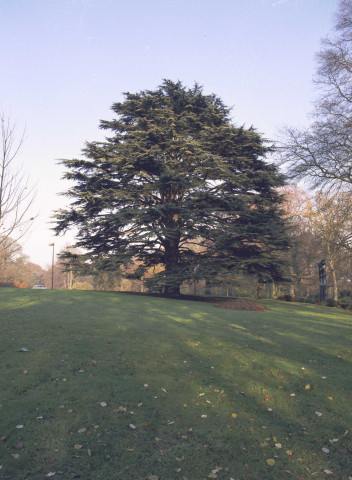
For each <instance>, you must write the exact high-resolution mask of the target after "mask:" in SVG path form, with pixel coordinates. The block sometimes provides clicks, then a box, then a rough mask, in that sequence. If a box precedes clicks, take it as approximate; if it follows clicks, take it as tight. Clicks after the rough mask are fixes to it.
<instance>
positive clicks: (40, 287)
mask: <svg viewBox="0 0 352 480" xmlns="http://www.w3.org/2000/svg"><path fill="white" fill-rule="evenodd" d="M33 288H36V289H38V290H43V289H44V290H45V289H46V287H44V285H34V287H33Z"/></svg>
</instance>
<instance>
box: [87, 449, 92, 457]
mask: <svg viewBox="0 0 352 480" xmlns="http://www.w3.org/2000/svg"><path fill="white" fill-rule="evenodd" d="M87 453H88V457H91V456H92V450H91V449H90V448H88V450H87Z"/></svg>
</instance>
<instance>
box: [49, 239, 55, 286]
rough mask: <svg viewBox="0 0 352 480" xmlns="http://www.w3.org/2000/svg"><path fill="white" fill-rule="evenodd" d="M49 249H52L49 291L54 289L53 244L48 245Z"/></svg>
mask: <svg viewBox="0 0 352 480" xmlns="http://www.w3.org/2000/svg"><path fill="white" fill-rule="evenodd" d="M49 247H53V258H52V261H51V290H53V289H54V249H55V243H49Z"/></svg>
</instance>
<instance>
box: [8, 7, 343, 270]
mask: <svg viewBox="0 0 352 480" xmlns="http://www.w3.org/2000/svg"><path fill="white" fill-rule="evenodd" d="M337 5H338V0H173V1H171V0H125V1H121V0H0V65H1V74H0V108H2V109H3V110H4V111H5V112H7V113H9V112H10V113H11V115H12V118H13V119H14V120H15V121H16V122H17V124H18V126H19V128H23V127H25V130H26V138H25V143H24V145H23V148H22V151H21V155H20V160H21V161H22V162H23V164H24V166H25V169H26V170H27V171H28V172H29V174H30V178H31V181H32V183H35V184H36V185H37V190H38V194H37V199H36V202H35V205H34V212H33V213H36V212H38V213H39V216H38V219H37V221H36V223H35V226H34V228H33V231H32V234H31V237H30V238H29V240H28V241H27V242H26V244H25V245H24V250H25V252H26V253H27V254H28V255H29V256H30V257H31V259H32V261H34V262H35V263H39V264H41V265H43V266H45V265H46V264H50V259H51V248H50V247H48V243H50V242H52V241H54V242H55V244H56V246H57V250H60V248H62V247H63V245H64V244H65V243H67V242H68V241H70V240H71V239H70V237H68V238H66V239H57V238H53V237H52V233H51V232H50V227H49V225H48V222H49V221H50V215H51V212H52V210H54V209H57V208H60V207H63V206H64V205H65V202H66V199H65V198H64V197H61V196H58V195H57V193H59V192H60V191H63V190H64V189H65V182H63V181H62V180H60V177H61V175H62V169H61V167H60V166H58V165H57V159H59V158H72V157H77V156H79V154H80V150H81V148H82V147H83V146H84V142H85V141H86V140H88V141H91V140H99V139H102V138H103V133H102V132H101V131H100V130H99V128H98V125H99V120H100V119H107V120H108V119H111V118H112V112H111V111H110V107H111V105H112V103H113V102H117V101H120V100H122V95H121V93H122V92H124V91H130V92H135V91H139V90H144V89H154V88H156V87H157V86H158V85H159V84H160V83H161V81H162V79H164V78H169V79H172V80H181V81H183V82H184V84H185V85H186V86H191V85H192V84H193V83H194V82H195V81H197V82H199V83H201V84H202V85H203V86H204V92H205V93H215V94H217V95H218V96H220V97H221V98H222V100H223V101H224V103H225V104H226V105H228V106H233V119H234V122H235V123H236V124H238V125H242V124H245V125H246V126H250V125H254V126H255V127H256V128H257V129H258V130H259V131H260V132H262V133H263V134H264V135H265V136H266V137H267V138H270V139H275V137H276V136H277V134H278V130H279V129H280V127H282V125H283V124H289V125H295V126H304V125H305V124H306V123H307V115H308V113H309V111H310V110H311V102H312V100H313V96H314V89H313V84H312V77H313V75H314V73H315V68H316V63H315V58H314V57H315V53H316V52H317V51H318V50H319V48H320V40H321V38H322V37H323V36H325V35H326V34H328V33H329V32H331V31H332V28H333V23H334V19H333V15H334V13H335V12H336V9H337Z"/></svg>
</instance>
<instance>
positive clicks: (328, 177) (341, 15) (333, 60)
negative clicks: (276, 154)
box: [281, 0, 352, 190]
mask: <svg viewBox="0 0 352 480" xmlns="http://www.w3.org/2000/svg"><path fill="white" fill-rule="evenodd" d="M317 60H318V70H317V75H316V78H315V84H316V85H317V87H318V89H319V93H320V95H319V97H318V100H317V102H316V104H315V109H314V112H313V113H312V120H313V122H312V123H311V125H310V127H309V128H308V129H306V130H299V129H295V128H288V127H287V128H285V129H284V135H283V140H282V148H281V153H282V163H283V164H286V166H287V167H288V175H289V176H291V178H297V179H302V178H304V179H306V180H308V181H309V182H310V184H311V185H312V186H313V187H318V186H320V187H323V186H329V187H331V186H333V187H343V188H344V189H347V190H351V188H352V135H351V132H352V129H351V127H352V0H340V2H339V9H338V12H337V14H336V24H335V34H334V35H331V36H330V37H327V38H325V39H324V40H323V41H322V48H321V50H320V52H319V53H318V54H317Z"/></svg>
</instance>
